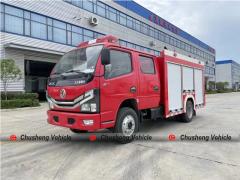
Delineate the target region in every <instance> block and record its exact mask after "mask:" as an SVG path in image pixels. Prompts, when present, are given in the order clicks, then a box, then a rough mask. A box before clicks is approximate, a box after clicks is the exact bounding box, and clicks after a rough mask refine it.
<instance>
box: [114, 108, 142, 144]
mask: <svg viewBox="0 0 240 180" xmlns="http://www.w3.org/2000/svg"><path fill="white" fill-rule="evenodd" d="M138 127H139V120H138V116H137V113H136V112H135V111H134V110H133V109H132V108H128V107H124V108H121V109H120V110H119V112H118V115H117V122H116V125H115V129H114V132H115V133H118V135H119V136H117V137H118V138H117V141H118V142H120V143H129V142H131V141H132V140H133V134H134V133H135V132H137V131H138Z"/></svg>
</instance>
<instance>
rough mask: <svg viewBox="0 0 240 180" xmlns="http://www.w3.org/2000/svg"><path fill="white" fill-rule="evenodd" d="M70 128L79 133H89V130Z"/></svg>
mask: <svg viewBox="0 0 240 180" xmlns="http://www.w3.org/2000/svg"><path fill="white" fill-rule="evenodd" d="M70 130H71V131H72V132H73V133H77V134H79V133H87V132H88V131H86V130H79V129H71V128H70Z"/></svg>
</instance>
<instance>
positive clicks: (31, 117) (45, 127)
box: [1, 93, 240, 180]
mask: <svg viewBox="0 0 240 180" xmlns="http://www.w3.org/2000/svg"><path fill="white" fill-rule="evenodd" d="M46 110H47V105H46V104H43V105H42V106H41V107H38V108H27V109H21V110H10V111H2V114H1V118H2V122H1V125H2V131H1V137H3V136H9V135H11V134H16V135H17V137H19V136H20V135H21V134H27V135H35V134H38V135H51V134H56V135H58V134H61V135H67V134H68V135H71V136H72V137H74V136H78V135H77V134H73V133H72V132H70V131H69V130H68V129H66V128H61V127H55V126H52V125H49V124H47V121H46ZM141 132H142V133H148V134H150V135H159V136H163V137H167V136H168V134H169V133H174V134H175V135H176V136H177V138H179V137H180V135H181V134H187V135H196V134H198V135H211V134H216V135H219V134H220V135H222V134H224V135H227V134H228V135H230V136H232V137H233V138H237V137H238V139H240V136H239V134H240V93H227V94H216V95H208V96H207V107H206V108H204V109H201V110H199V111H198V112H197V117H196V118H195V119H194V120H193V121H192V122H191V123H188V124H185V123H179V122H176V121H172V120H170V121H167V120H165V121H157V122H156V121H147V122H144V123H143V124H142V129H141ZM1 148H2V149H1V150H2V152H1V156H2V157H1V170H2V174H1V176H2V179H18V180H20V179H24V180H26V179H31V180H32V179H34V180H37V179H71V180H73V179H84V180H86V179H94V180H95V179H114V180H118V179H127V180H128V179H137V180H139V179H147V180H150V179H167V180H171V179H179V180H188V179H191V180H192V179H205V180H206V179H211V180H212V179H218V180H221V179H227V180H233V179H236V180H239V179H240V173H239V172H240V171H239V170H240V141H230V142H189V141H187V142H186V141H185V142H182V141H174V142H172V141H154V142H144V141H134V142H132V143H130V144H125V145H120V144H117V143H114V142H99V141H95V142H90V141H89V142H88V141H85V142H61V143H59V142H56V141H49V142H11V141H7V142H6V141H4V142H1Z"/></svg>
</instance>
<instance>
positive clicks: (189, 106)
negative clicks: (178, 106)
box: [181, 100, 194, 123]
mask: <svg viewBox="0 0 240 180" xmlns="http://www.w3.org/2000/svg"><path fill="white" fill-rule="evenodd" d="M193 116H194V108H193V103H192V101H190V100H188V101H187V103H186V112H185V113H183V114H182V116H181V121H182V122H186V123H188V122H191V121H192V119H193Z"/></svg>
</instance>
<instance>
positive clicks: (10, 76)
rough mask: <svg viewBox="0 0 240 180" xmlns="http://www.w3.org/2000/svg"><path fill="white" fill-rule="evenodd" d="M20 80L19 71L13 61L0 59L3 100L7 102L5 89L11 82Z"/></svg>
mask: <svg viewBox="0 0 240 180" xmlns="http://www.w3.org/2000/svg"><path fill="white" fill-rule="evenodd" d="M21 78H22V73H21V70H20V69H19V68H18V67H17V66H16V64H15V61H14V60H13V59H1V81H2V84H3V89H4V94H5V98H6V100H7V87H8V84H9V83H11V82H15V81H18V80H20V79H21Z"/></svg>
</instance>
